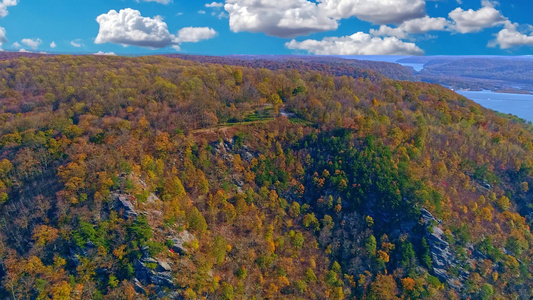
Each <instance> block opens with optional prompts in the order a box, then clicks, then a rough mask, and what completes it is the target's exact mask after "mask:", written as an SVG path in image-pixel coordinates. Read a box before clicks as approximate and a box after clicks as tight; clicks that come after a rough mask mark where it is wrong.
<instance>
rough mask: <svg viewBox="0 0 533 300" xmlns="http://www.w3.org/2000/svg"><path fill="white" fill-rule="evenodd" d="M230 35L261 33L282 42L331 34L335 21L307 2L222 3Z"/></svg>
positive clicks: (260, 0)
mask: <svg viewBox="0 0 533 300" xmlns="http://www.w3.org/2000/svg"><path fill="white" fill-rule="evenodd" d="M224 8H225V10H226V11H227V12H228V13H229V26H230V29H231V30H232V31H233V32H242V31H248V32H263V33H265V34H267V35H270V36H277V37H283V38H289V37H296V36H300V35H308V34H311V33H314V32H323V31H329V30H335V29H337V27H338V22H337V20H336V19H334V18H332V17H329V16H327V15H326V14H325V12H324V10H322V9H320V8H319V7H318V5H317V4H316V3H313V2H310V1H307V0H226V5H225V6H224Z"/></svg>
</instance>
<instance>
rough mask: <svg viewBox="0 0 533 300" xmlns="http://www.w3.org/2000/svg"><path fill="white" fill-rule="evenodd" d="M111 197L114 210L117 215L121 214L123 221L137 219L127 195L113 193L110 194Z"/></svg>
mask: <svg viewBox="0 0 533 300" xmlns="http://www.w3.org/2000/svg"><path fill="white" fill-rule="evenodd" d="M112 197H113V199H114V200H113V207H114V209H115V210H116V211H118V212H119V213H122V216H123V217H124V218H125V219H128V218H130V217H131V218H134V219H135V218H137V216H138V213H137V211H136V210H135V206H134V205H133V203H131V201H130V200H129V199H128V196H127V195H124V194H119V193H114V194H112Z"/></svg>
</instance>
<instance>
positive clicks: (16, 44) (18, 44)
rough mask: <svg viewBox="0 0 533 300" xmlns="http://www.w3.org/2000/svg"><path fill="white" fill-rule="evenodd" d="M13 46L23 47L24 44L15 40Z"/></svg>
mask: <svg viewBox="0 0 533 300" xmlns="http://www.w3.org/2000/svg"><path fill="white" fill-rule="evenodd" d="M12 46H13V47H14V48H22V45H21V44H20V43H19V42H14V43H13V45H12Z"/></svg>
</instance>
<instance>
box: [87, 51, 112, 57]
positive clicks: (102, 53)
mask: <svg viewBox="0 0 533 300" xmlns="http://www.w3.org/2000/svg"><path fill="white" fill-rule="evenodd" d="M93 55H108V56H117V55H116V54H115V52H103V51H98V52H96V53H94V54H93Z"/></svg>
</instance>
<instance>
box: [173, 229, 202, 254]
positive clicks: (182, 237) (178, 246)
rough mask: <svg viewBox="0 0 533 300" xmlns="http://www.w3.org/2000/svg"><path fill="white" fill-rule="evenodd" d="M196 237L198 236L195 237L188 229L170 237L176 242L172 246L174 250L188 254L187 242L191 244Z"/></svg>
mask: <svg viewBox="0 0 533 300" xmlns="http://www.w3.org/2000/svg"><path fill="white" fill-rule="evenodd" d="M195 239H196V238H195V237H194V235H192V234H191V233H190V232H188V231H187V230H184V231H182V232H180V233H178V234H177V235H175V236H173V237H171V238H170V240H171V241H172V242H173V243H174V245H173V246H172V250H173V251H174V252H176V253H179V254H181V255H183V254H186V253H187V251H188V249H187V248H188V247H187V244H190V243H191V242H193V241H194V240H195Z"/></svg>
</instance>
